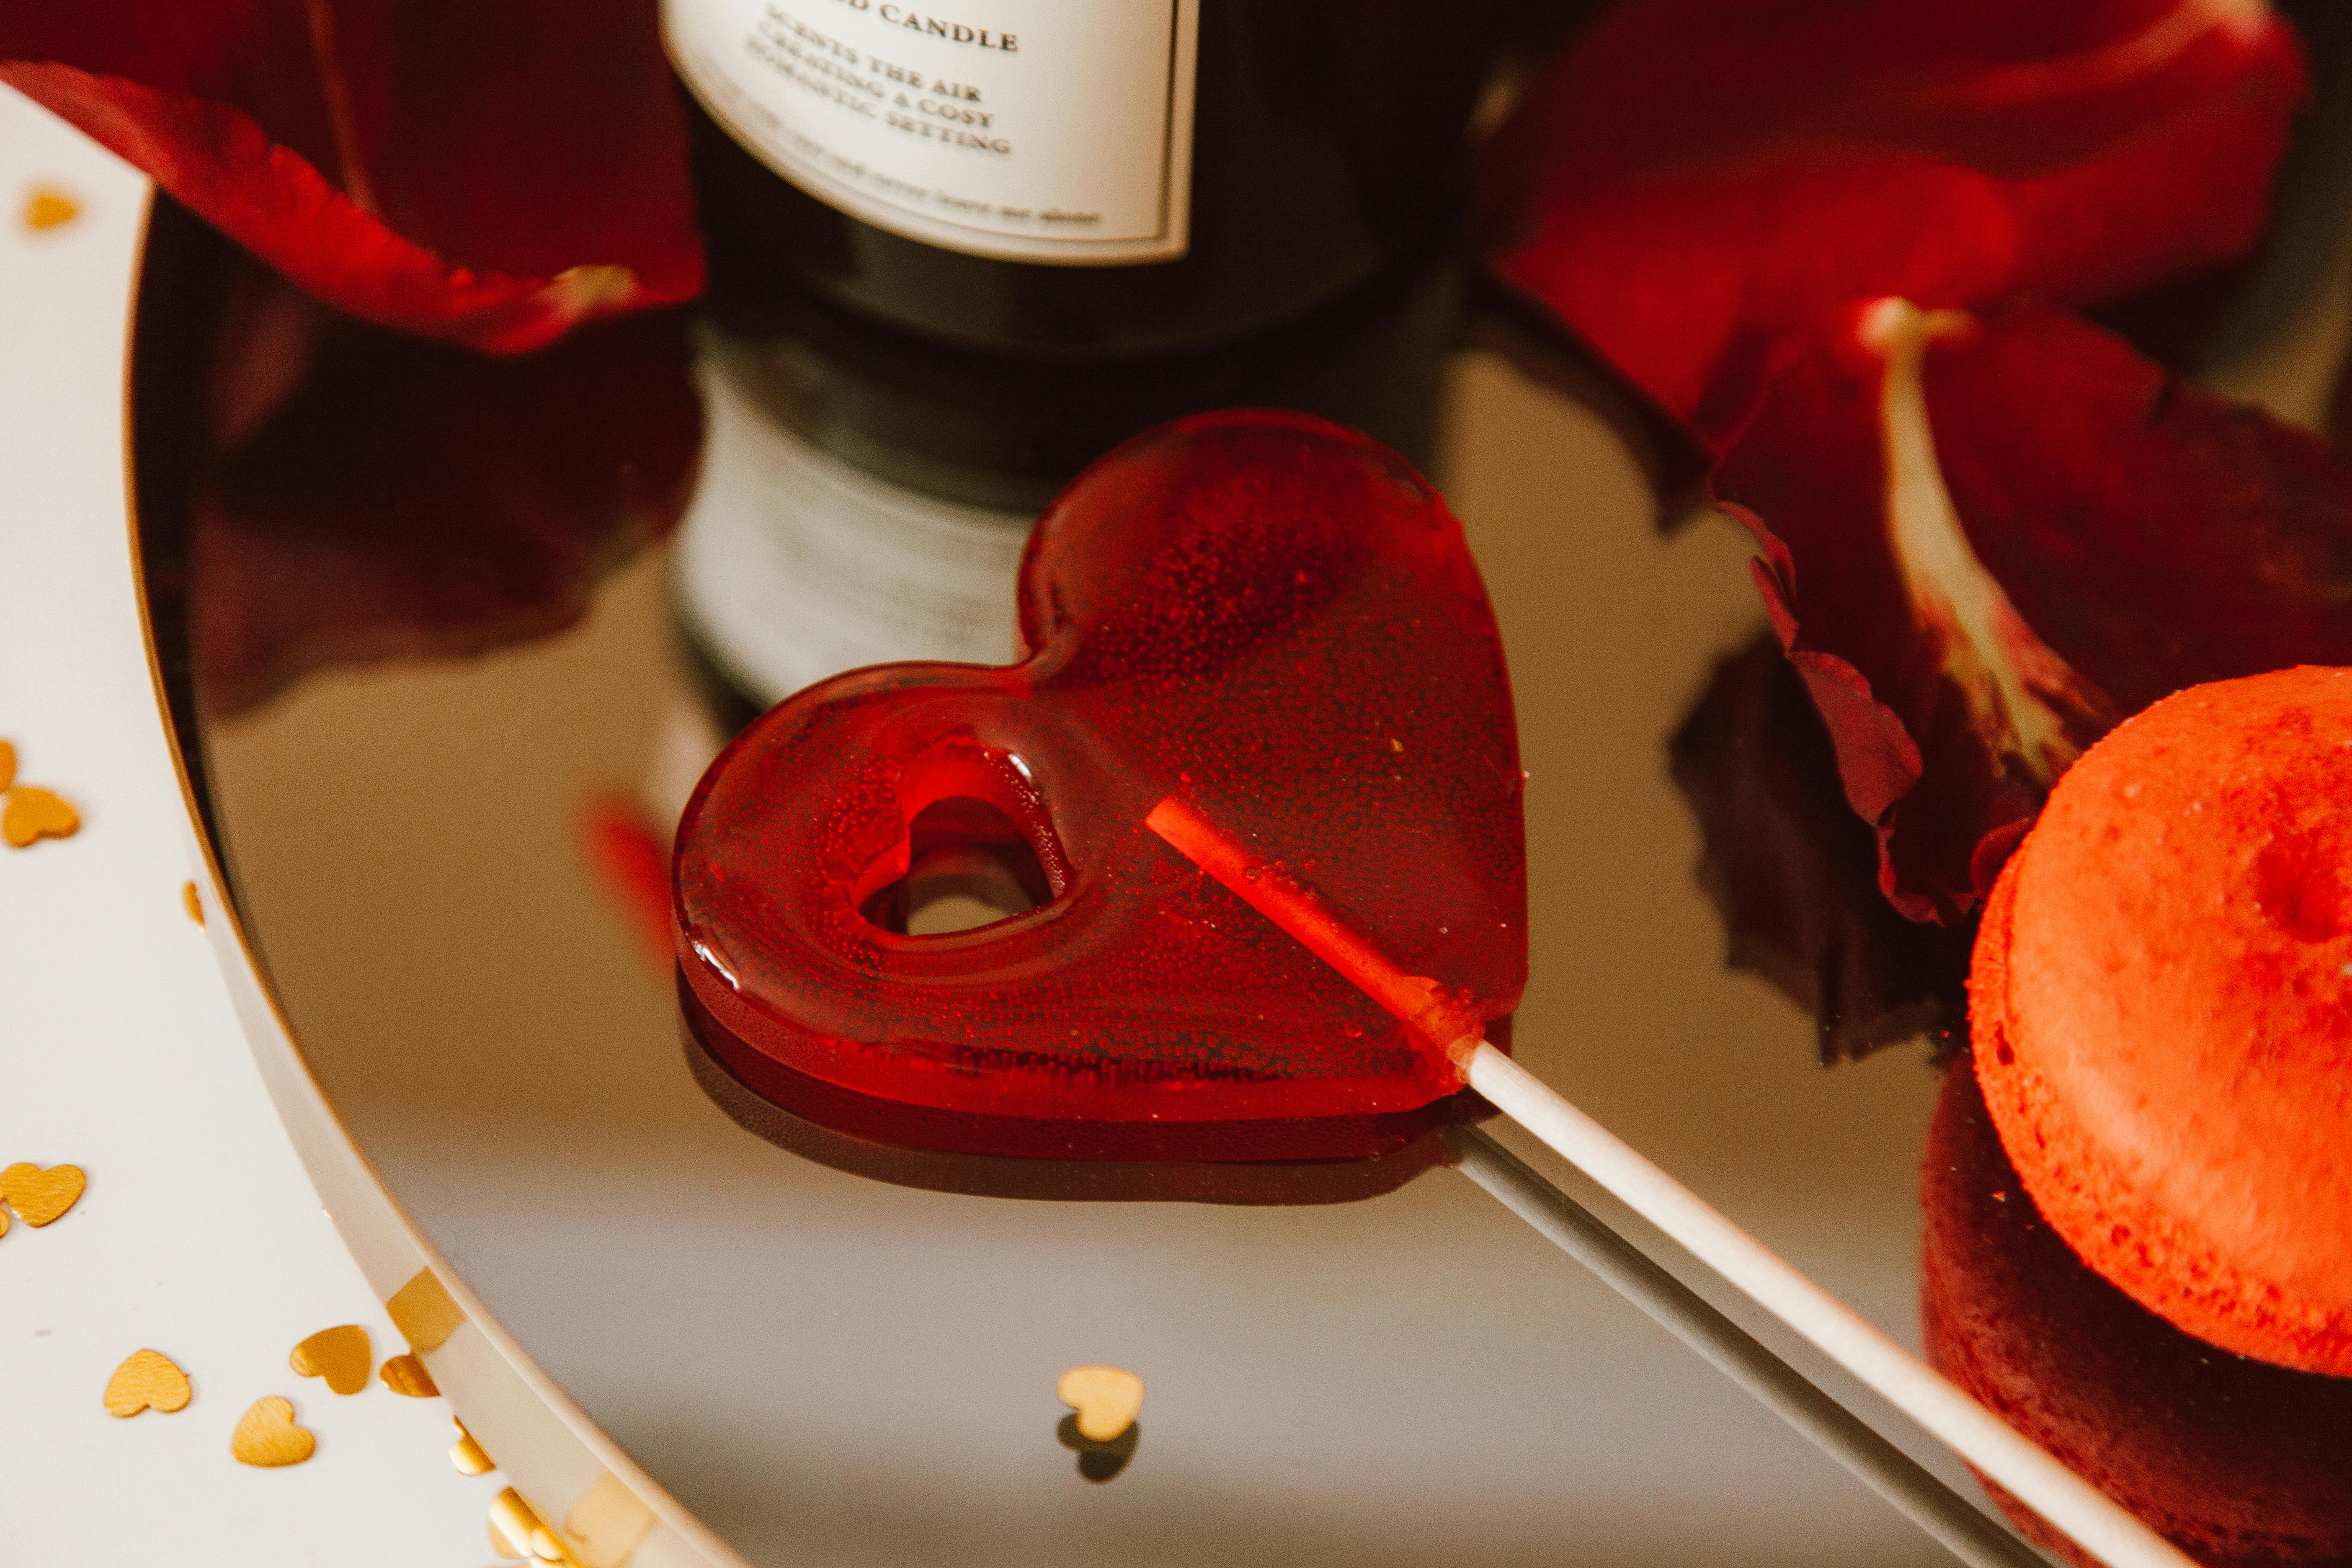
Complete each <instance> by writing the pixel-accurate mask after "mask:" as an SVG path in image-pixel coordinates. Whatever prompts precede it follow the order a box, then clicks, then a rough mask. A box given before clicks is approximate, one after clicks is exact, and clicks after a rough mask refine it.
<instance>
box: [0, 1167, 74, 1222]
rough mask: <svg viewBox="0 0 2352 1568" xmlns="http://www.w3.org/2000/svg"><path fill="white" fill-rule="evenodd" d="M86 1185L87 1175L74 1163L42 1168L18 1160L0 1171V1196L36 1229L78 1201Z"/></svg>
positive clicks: (18, 1216) (19, 1217)
mask: <svg viewBox="0 0 2352 1568" xmlns="http://www.w3.org/2000/svg"><path fill="white" fill-rule="evenodd" d="M88 1185H89V1178H88V1177H86V1176H84V1175H83V1174H82V1173H81V1170H80V1168H79V1166H75V1165H51V1166H50V1167H49V1168H48V1169H47V1170H46V1171H44V1170H43V1169H41V1168H40V1167H39V1166H38V1165H36V1164H34V1163H31V1162H30V1161H26V1160H19V1161H18V1162H16V1163H15V1164H13V1165H11V1166H9V1167H8V1168H7V1169H6V1170H5V1171H0V1198H5V1200H7V1204H8V1206H9V1207H10V1208H12V1209H15V1210H16V1217H17V1218H18V1219H21V1220H23V1221H24V1222H25V1223H26V1225H29V1226H32V1227H33V1228H34V1229H36V1230H38V1229H39V1228H40V1227H41V1226H45V1225H47V1224H48V1223H49V1222H50V1221H52V1220H55V1219H57V1218H58V1217H60V1216H61V1215H64V1213H65V1212H66V1210H68V1209H69V1208H71V1207H73V1206H74V1205H75V1204H76V1203H78V1202H79V1201H80V1199H81V1192H82V1188H84V1187H86V1186H88Z"/></svg>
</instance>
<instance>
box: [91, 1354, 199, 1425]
mask: <svg viewBox="0 0 2352 1568" xmlns="http://www.w3.org/2000/svg"><path fill="white" fill-rule="evenodd" d="M194 1397H195V1390H194V1389H193V1388H191V1387H189V1386H188V1374H187V1373H184V1372H182V1371H181V1370H180V1369H179V1366H178V1365H177V1364H176V1363H174V1362H173V1360H172V1358H171V1357H170V1356H167V1355H165V1354H164V1353H163V1352H162V1351H132V1352H131V1353H130V1354H129V1355H127V1356H125V1357H123V1358H122V1364H121V1366H118V1367H116V1368H115V1369H114V1375H113V1376H112V1377H110V1378H108V1379H107V1380H106V1413H107V1414H108V1415H115V1416H121V1417H123V1418H125V1419H128V1418H129V1417H131V1416H133V1415H138V1414H139V1413H140V1412H141V1411H142V1410H148V1409H154V1410H160V1411H162V1412H163V1414H164V1415H171V1414H172V1413H173V1411H175V1410H185V1409H186V1408H187V1407H188V1401H189V1400H191V1399H193V1398H194Z"/></svg>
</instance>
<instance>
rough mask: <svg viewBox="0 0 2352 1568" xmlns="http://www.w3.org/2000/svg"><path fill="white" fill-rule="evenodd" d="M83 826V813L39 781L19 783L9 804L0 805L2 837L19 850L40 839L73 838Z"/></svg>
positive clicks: (11, 791)
mask: <svg viewBox="0 0 2352 1568" xmlns="http://www.w3.org/2000/svg"><path fill="white" fill-rule="evenodd" d="M80 827H81V814H80V813H79V812H78V811H76V810H74V808H73V807H72V805H69V804H68V802H67V801H66V800H65V798H64V797H63V796H62V795H57V794H55V793H53V792H51V791H49V790H45V789H43V788H41V787H40V786H39V785H37V784H18V785H16V787H15V788H14V789H12V790H10V791H9V792H8V804H7V805H6V807H5V808H0V838H5V839H6V840H7V841H8V842H9V843H11V844H13V845H15V846H16V847H17V848H19V849H23V848H26V847H29V846H30V845H31V844H32V843H33V841H34V840H35V839H37V838H71V837H73V836H74V834H75V833H76V832H77V831H78V830H79V828H80Z"/></svg>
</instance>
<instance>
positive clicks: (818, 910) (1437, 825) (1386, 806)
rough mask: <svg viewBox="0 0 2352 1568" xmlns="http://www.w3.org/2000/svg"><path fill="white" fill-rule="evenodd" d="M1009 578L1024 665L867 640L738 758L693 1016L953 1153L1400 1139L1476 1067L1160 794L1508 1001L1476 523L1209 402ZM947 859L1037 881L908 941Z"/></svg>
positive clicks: (1509, 921)
mask: <svg viewBox="0 0 2352 1568" xmlns="http://www.w3.org/2000/svg"><path fill="white" fill-rule="evenodd" d="M1019 601H1020V602H1019V613H1020V627H1021V634H1022V639H1023V644H1024V647H1025V648H1026V649H1027V650H1028V652H1027V657H1026V658H1024V661H1023V662H1021V663H1019V664H1017V665H1014V666H1013V667H1011V668H1004V669H983V668H973V667H969V666H959V665H915V664H908V665H892V666H887V667H882V668H873V669H865V670H857V671H853V672H851V673H849V674H847V675H844V676H839V677H836V678H835V679H831V680H828V681H825V682H823V683H821V684H820V685H817V686H814V687H812V688H810V689H807V690H805V691H803V692H802V693H800V694H799V695H798V696H796V697H794V698H793V699H792V700H789V701H787V702H785V703H783V704H782V705H781V706H779V707H777V708H775V709H773V710H771V711H770V712H769V713H768V714H767V715H766V716H764V717H763V718H761V720H759V721H757V722H756V723H754V724H753V725H752V726H751V728H750V729H748V730H746V731H744V732H743V733H742V734H741V735H740V737H738V738H737V740H736V741H735V742H734V743H733V744H732V745H731V746H730V747H729V748H728V750H727V751H726V752H724V753H722V754H721V755H720V757H719V760H718V761H717V762H716V763H713V764H712V766H711V768H710V771H709V773H707V774H706V775H705V776H704V778H703V781H702V783H701V784H700V786H699V787H698V789H697V790H696V792H695V795H694V798H693V799H692V801H691V802H690V803H689V804H688V806H687V810H686V814H685V816H684V818H683V820H682V821H681V823H680V824H679V827H678V833H677V850H676V856H675V861H674V866H675V879H676V880H675V884H674V888H675V893H676V899H677V952H678V961H679V965H680V969H681V973H682V978H683V982H684V984H683V985H682V988H681V990H682V994H683V995H684V997H685V999H686V1001H687V1004H688V1007H687V1011H688V1019H689V1022H690V1023H691V1024H692V1025H693V1026H694V1027H695V1029H696V1032H697V1034H698V1037H699V1038H700V1039H701V1040H702V1041H703V1043H704V1044H705V1045H706V1046H707V1047H709V1050H710V1051H711V1052H712V1054H714V1055H715V1056H717V1057H718V1058H719V1059H720V1060H721V1061H722V1062H723V1063H725V1065H726V1066H727V1067H728V1068H730V1070H732V1071H733V1072H734V1073H735V1074H736V1075H737V1076H738V1077H739V1078H740V1079H742V1080H743V1081H744V1082H745V1083H746V1084H747V1085H749V1086H750V1087H751V1088H752V1089H755V1090H756V1091H758V1092H760V1093H761V1094H763V1095H766V1096H768V1097H769V1098H772V1099H777V1100H780V1101H783V1102H787V1103H791V1102H793V1101H800V1102H801V1103H796V1104H794V1108H795V1109H801V1110H803V1113H804V1114H806V1113H810V1112H808V1111H807V1110H806V1109H805V1102H806V1101H807V1100H808V1099H809V1098H810V1097H809V1096H807V1095H804V1094H802V1093H800V1092H798V1091H800V1090H804V1089H815V1090H817V1091H819V1092H818V1093H817V1094H816V1095H815V1096H814V1099H815V1100H816V1101H817V1102H818V1103H819V1105H820V1106H837V1105H838V1104H839V1103H840V1101H841V1100H843V1098H844V1096H845V1095H846V1096H850V1097H856V1099H857V1100H860V1101H862V1102H864V1103H866V1104H868V1105H874V1104H882V1105H887V1106H889V1107H892V1108H894V1109H895V1110H897V1111H898V1112H899V1113H900V1114H898V1115H897V1116H896V1117H895V1118H894V1119H893V1120H891V1121H890V1123H889V1128H890V1131H889V1137H890V1139H891V1141H893V1142H902V1143H913V1144H918V1145H922V1146H927V1147H934V1148H942V1149H956V1150H965V1151H973V1152H992V1153H1021V1154H1048V1153H1050V1154H1054V1155H1057V1156H1061V1157H1073V1156H1075V1157H1081V1158H1145V1157H1160V1158H1212V1159H1246V1160H1266V1159H1301V1158H1330V1157H1341V1156H1348V1155H1356V1154H1362V1153H1369V1152H1375V1151H1376V1150H1378V1149H1381V1148H1384V1147H1392V1146H1394V1144H1395V1143H1397V1142H1402V1138H1403V1137H1404V1136H1408V1135H1409V1132H1406V1131H1401V1130H1400V1126H1399V1122H1398V1120H1397V1119H1400V1118H1403V1119H1407V1120H1410V1119H1411V1118H1412V1117H1414V1116H1416V1115H1426V1114H1427V1113H1428V1112H1429V1111H1430V1110H1431V1108H1432V1107H1433V1104H1434V1103H1435V1102H1439V1101H1441V1100H1444V1098H1445V1097H1447V1096H1449V1095H1451V1094H1453V1093H1454V1091H1455V1090H1456V1089H1459V1087H1460V1082H1461V1080H1460V1078H1459V1077H1458V1075H1457V1073H1456V1072H1455V1070H1454V1068H1452V1067H1451V1066H1450V1065H1449V1064H1448V1063H1447V1062H1446V1061H1445V1059H1444V1057H1443V1054H1442V1053H1441V1052H1438V1051H1436V1050H1434V1049H1433V1047H1432V1043H1431V1042H1430V1041H1428V1040H1427V1039H1425V1038H1423V1037H1419V1036H1418V1035H1417V1034H1416V1033H1415V1032H1413V1031H1412V1030H1410V1029H1408V1027H1407V1026H1404V1025H1402V1024H1401V1023H1399V1022H1398V1020H1397V1019H1396V1018H1395V1017H1393V1016H1391V1014H1390V1013H1389V1012H1387V1011H1384V1010H1383V1009H1382V1007H1381V1005H1379V1003H1378V1002H1377V1001H1375V1000H1374V999H1373V998H1371V997H1370V996H1368V995H1367V994H1365V993H1364V992H1363V991H1362V990H1361V989H1360V988H1359V987H1358V986H1357V985H1355V984H1350V983H1349V980H1347V979H1346V978H1344V977H1343V976H1342V975H1340V974H1339V973H1336V972H1335V971H1334V970H1333V969H1332V968H1331V967H1329V966H1328V964H1326V963H1323V962H1322V961H1320V960H1318V958H1317V957H1316V956H1315V955H1314V953H1312V952H1309V951H1308V950H1307V948H1306V947H1304V946H1302V945H1301V944H1300V943H1299V942H1297V940H1295V939H1294V938H1293V937H1291V936H1290V935H1288V934H1286V932H1285V931H1282V930H1281V929H1279V928H1278V927H1276V925H1274V924H1272V923H1270V922H1269V921H1266V920H1265V918H1263V917H1262V916H1261V915H1259V914H1258V913H1257V912H1255V910H1252V909H1251V908H1249V907H1248V905H1246V904H1245V903H1244V902H1243V901H1242V900H1241V899H1240V898H1238V897H1237V896H1236V895H1235V894H1234V892H1232V891H1230V890H1228V889H1226V888H1225V887H1223V886H1222V885H1220V884H1219V883H1218V882H1217V881H1215V880H1213V879H1211V878H1210V877H1208V876H1206V875H1204V874H1203V873H1202V870H1201V869H1200V868H1197V867H1196V866H1195V865H1194V864H1192V861H1191V860H1188V859H1187V858H1185V857H1184V856H1182V855H1181V854H1179V853H1177V852H1176V851H1175V850H1174V849H1172V848H1171V847H1170V846H1169V845H1168V844H1167V843H1165V842H1163V841H1162V839H1161V838H1160V837H1159V836H1158V835H1156V834H1155V833H1154V832H1152V831H1150V829H1148V828H1147V827H1146V826H1145V822H1146V818H1147V817H1148V816H1150V813H1151V812H1152V810H1153V808H1154V807H1155V805H1158V804H1159V803H1160V801H1162V800H1163V799H1166V798H1168V797H1170V796H1171V795H1173V796H1175V797H1177V798H1178V799H1180V800H1181V802H1183V803H1184V804H1185V805H1187V806H1188V807H1190V808H1191V809H1192V810H1193V811H1195V812H1197V813H1198V814H1200V816H1202V818H1204V819H1206V820H1208V821H1211V822H1213V823H1214V824H1215V825H1216V826H1217V828H1218V829H1219V831H1221V832H1222V833H1223V834H1224V835H1225V836H1227V837H1229V838H1230V839H1231V840H1232V841H1233V842H1234V843H1235V844H1237V845H1240V846H1243V847H1245V848H1247V849H1248V850H1249V851H1251V852H1253V853H1255V854H1259V855H1262V856H1264V857H1265V858H1267V859H1268V861H1269V862H1271V863H1272V866H1271V868H1272V869H1273V870H1274V871H1275V872H1276V874H1279V875H1284V876H1288V877H1295V878H1297V879H1298V880H1300V881H1301V882H1303V883H1305V884H1307V885H1311V887H1312V888H1313V889H1314V890H1315V893H1316V895H1317V896H1318V898H1319V899H1320V900H1322V901H1323V905H1324V907H1326V908H1328V910H1329V911H1330V913H1331V915H1332V916H1333V917H1334V918H1335V919H1337V920H1339V921H1342V922H1344V923H1345V924H1346V925H1347V927H1348V928H1349V930H1350V931H1354V932H1356V933H1357V934H1358V935H1360V937H1362V938H1363V939H1364V940H1365V941H1366V942H1369V943H1370V945H1371V946H1373V947H1375V948H1377V949H1378V950H1379V951H1380V952H1382V953H1384V954H1386V955H1387V957H1388V958H1389V959H1390V960H1391V961H1392V962H1393V963H1395V964H1396V965H1398V966H1399V968H1400V969H1401V970H1402V972H1403V973H1407V974H1412V975H1417V976H1427V977H1430V978H1431V979H1432V980H1433V982H1435V983H1436V985H1437V986H1438V987H1439V988H1440V993H1441V994H1443V995H1444V996H1445V997H1446V998H1447V1000H1448V1002H1449V1004H1450V1006H1451V1008H1452V1009H1453V1010H1454V1011H1456V1012H1458V1013H1459V1014H1460V1015H1461V1016H1465V1017H1468V1018H1472V1019H1475V1021H1477V1022H1479V1023H1490V1022H1491V1021H1493V1020H1496V1019H1499V1018H1501V1017H1503V1016H1505V1015H1507V1014H1508V1013H1509V1011H1510V1010H1511V1008H1512V1007H1513V1006H1514V1005H1516V1004H1517V1000H1518V996H1519V993H1520V990H1521V988H1522V987H1523V985H1524V984H1525V982H1526V976H1527V949H1526V936H1525V931H1526V907H1527V887H1526V869H1525V849H1524V842H1523V835H1522V828H1521V822H1520V790H1521V782H1522V781H1521V774H1520V773H1519V764H1518V751H1517V737H1516V733H1515V731H1514V729H1513V725H1512V718H1511V701H1510V691H1509V686H1508V681H1507V676H1506V673H1505V669H1504V664H1503V655H1502V648H1501V646H1500V644H1499V643H1498V641H1497V640H1496V634H1495V624H1494V616H1493V614H1492V612H1491V611H1490V610H1489V608H1488V606H1487V603H1486V590H1485V588H1484V586H1483V585H1482V584H1481V583H1480V582H1479V580H1478V574H1477V570H1476V568H1475V566H1474V565H1473V564H1472V563H1471V560H1470V556H1469V552H1468V551H1467V550H1466V549H1465V546H1464V543H1463V539H1462V531H1461V527H1460V525H1459V524H1458V523H1457V522H1455V521H1454V518H1453V517H1452V515H1451V514H1450V513H1448V512H1447V510H1445V507H1444V502H1443V501H1442V500H1440V499H1439V498H1438V497H1437V495H1436V494H1435V492H1434V491H1433V490H1432V489H1430V487H1429V486H1428V485H1427V484H1426V483H1425V482H1424V481H1423V479H1421V478H1420V477H1419V476H1418V475H1416V474H1415V473H1413V472H1412V469H1411V468H1409V467H1407V466H1406V465H1405V463H1404V462H1403V461H1402V459H1400V458H1397V457H1396V456H1395V455H1394V454H1392V453H1391V452H1389V451H1388V450H1387V449H1386V448H1385V447H1381V446H1380V445H1379V444H1378V443H1376V442H1374V441H1372V440H1370V438H1368V437H1362V436H1359V435H1356V434H1354V433H1352V432H1349V431H1346V430H1343V429H1341V428H1339V426H1333V425H1329V424H1327V423H1325V422H1324V421H1321V420H1318V419H1313V418H1309V417H1307V416H1302V415H1293V414H1277V413H1264V412H1234V413H1224V414H1215V415H1205V416H1196V417H1193V418H1190V419H1185V420H1181V421H1178V422H1176V423H1174V424H1171V425H1167V426H1161V427H1160V428H1159V429H1157V430H1154V431H1151V432H1149V433H1147V434H1145V435H1143V436H1140V437H1137V438H1135V439H1134V440H1132V441H1130V442H1129V443H1127V444H1126V445H1125V446H1123V447H1119V448H1118V449H1117V450H1116V451H1114V452H1112V453H1110V454H1109V455H1108V456H1107V457H1105V458H1102V459H1101V460H1100V461H1099V462H1097V463H1096V464H1095V465H1094V466H1093V467H1092V468H1089V469H1088V470H1087V472H1086V473H1085V474H1083V475H1082V476H1080V477H1079V478H1078V479H1076V481H1075V482H1074V483H1073V484H1072V485H1071V486H1070V488H1069V489H1067V490H1066V491H1065V492H1064V493H1063V494H1062V496H1061V497H1060V498H1059V499H1058V500H1055V503H1054V504H1053V506H1052V507H1050V508H1049V509H1048V510H1047V511H1046V513H1045V516H1044V518H1043V519H1041V520H1040V521H1039V522H1038V524H1037V527H1036V531H1035V532H1034V534H1033V535H1032V536H1031V539H1030V542H1029V548H1028V552H1027V554H1026V556H1025V558H1024V561H1023V563H1022V571H1021V577H1020V584H1019ZM943 867H944V868H948V873H946V874H952V875H968V876H971V877H976V878H978V879H980V880H982V881H986V880H989V879H994V880H995V881H996V882H997V883H998V884H999V885H1000V886H1003V887H1018V888H1019V889H1023V890H1024V892H1025V895H1026V898H1025V900H1024V901H1030V902H1034V908H1031V909H1028V910H1025V911H1024V912H1019V913H1015V914H1013V915H1011V916H1009V917H1007V918H1005V919H1002V920H998V921H993V922H992V923H990V924H986V925H982V926H979V927H976V928H973V929H970V930H966V931H957V932H954V933H952V934H946V935H933V936H924V935H908V934H906V933H905V932H906V917H907V913H908V907H909V904H910V903H911V902H912V901H914V900H916V899H917V898H919V895H920V892H921V889H923V887H924V886H925V884H926V879H927V878H929V879H931V880H934V881H936V880H938V879H939V878H940V876H941V875H942V874H943V873H942V872H941V870H940V868H943ZM957 868H962V869H961V871H958V870H957ZM950 879H952V876H951V877H950ZM1494 1033H1495V1031H1494V1030H1493V1029H1492V1028H1491V1027H1490V1028H1489V1035H1490V1037H1492V1036H1493V1034H1494ZM816 1114H819V1115H820V1116H822V1115H824V1111H823V1110H820V1111H818V1112H816ZM835 1114H838V1113H837V1111H836V1112H835ZM870 1128H871V1123H870V1122H869V1123H868V1124H867V1127H866V1129H864V1130H870ZM1414 1130H1417V1129H1414Z"/></svg>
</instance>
